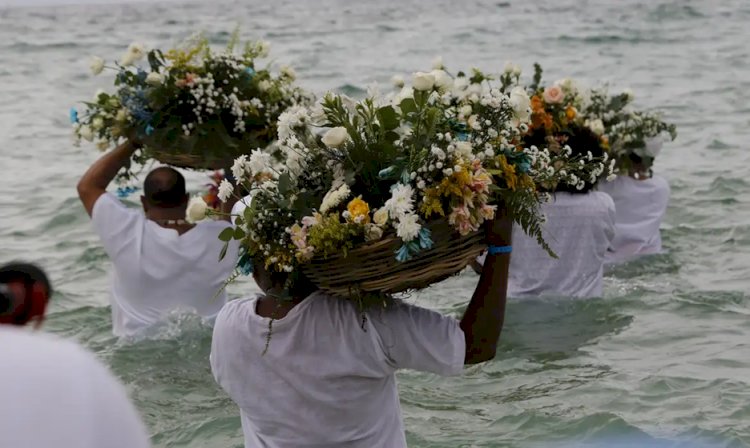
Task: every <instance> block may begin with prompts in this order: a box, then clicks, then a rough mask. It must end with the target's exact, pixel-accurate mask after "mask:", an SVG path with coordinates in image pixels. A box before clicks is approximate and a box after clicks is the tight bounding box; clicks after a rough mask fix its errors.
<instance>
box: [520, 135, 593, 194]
mask: <svg viewBox="0 0 750 448" xmlns="http://www.w3.org/2000/svg"><path fill="white" fill-rule="evenodd" d="M556 136H557V137H564V138H565V142H564V143H563V144H562V146H564V145H568V146H570V149H571V150H572V151H573V153H572V157H576V156H579V157H580V156H583V157H585V156H587V154H588V153H589V152H591V155H592V156H593V157H594V158H601V157H603V156H604V148H603V147H602V140H601V138H600V137H599V136H598V135H596V133H594V132H593V131H592V130H591V129H589V128H588V127H586V126H578V125H573V126H570V127H569V128H568V129H566V130H565V131H563V132H560V133H559V134H557V135H556ZM524 144H525V145H526V146H532V145H534V146H536V147H537V148H539V149H542V148H547V147H549V143H548V142H547V134H546V132H545V131H544V130H543V129H537V130H535V131H534V132H532V133H531V134H529V135H527V136H526V137H525V138H524ZM581 180H582V181H583V183H584V187H583V188H582V189H580V190H579V189H578V188H576V186H575V185H570V184H568V183H565V182H561V183H559V184H557V186H556V187H555V190H554V191H556V192H557V191H564V192H567V193H573V194H585V193H588V192H589V191H591V190H592V189H593V188H594V187H595V186H596V184H597V183H598V182H599V180H598V179H597V180H596V182H589V180H588V179H581Z"/></svg>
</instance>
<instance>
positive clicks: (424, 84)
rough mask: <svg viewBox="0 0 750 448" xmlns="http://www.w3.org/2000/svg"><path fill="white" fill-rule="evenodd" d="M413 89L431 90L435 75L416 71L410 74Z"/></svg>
mask: <svg viewBox="0 0 750 448" xmlns="http://www.w3.org/2000/svg"><path fill="white" fill-rule="evenodd" d="M412 85H413V86H414V90H422V91H424V90H432V88H433V87H434V86H435V76H434V75H432V74H431V73H424V72H417V73H414V75H413V76H412Z"/></svg>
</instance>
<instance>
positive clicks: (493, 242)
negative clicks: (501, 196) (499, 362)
mask: <svg viewBox="0 0 750 448" xmlns="http://www.w3.org/2000/svg"><path fill="white" fill-rule="evenodd" d="M512 229H513V221H512V220H511V219H510V217H508V215H507V212H506V210H505V209H504V208H501V209H499V210H498V212H497V216H496V217H495V220H494V221H493V222H492V223H490V224H489V225H488V226H487V243H488V244H489V245H490V246H500V247H502V246H510V244H511V232H512ZM509 265H510V254H509V253H503V254H490V253H489V252H488V253H487V257H486V258H485V260H484V267H482V271H481V274H480V277H479V283H478V284H477V288H476V290H474V295H473V296H472V298H471V302H469V306H468V307H467V308H466V311H465V312H464V316H463V318H462V319H461V329H462V330H463V331H464V338H465V340H466V356H465V358H464V364H477V363H480V362H484V361H489V360H490V359H492V358H494V357H495V352H496V351H497V340H498V339H499V338H500V330H502V328H503V321H504V319H505V302H506V295H507V289H508V266H509Z"/></svg>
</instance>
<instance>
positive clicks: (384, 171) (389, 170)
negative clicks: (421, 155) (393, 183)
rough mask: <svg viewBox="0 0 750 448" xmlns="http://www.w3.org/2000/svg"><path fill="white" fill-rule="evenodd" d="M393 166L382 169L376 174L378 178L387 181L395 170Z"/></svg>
mask: <svg viewBox="0 0 750 448" xmlns="http://www.w3.org/2000/svg"><path fill="white" fill-rule="evenodd" d="M395 169H396V167H395V166H392V165H391V166H389V167H388V168H384V169H382V170H380V171H379V172H378V177H379V178H381V179H388V178H389V177H390V176H391V174H393V170H395Z"/></svg>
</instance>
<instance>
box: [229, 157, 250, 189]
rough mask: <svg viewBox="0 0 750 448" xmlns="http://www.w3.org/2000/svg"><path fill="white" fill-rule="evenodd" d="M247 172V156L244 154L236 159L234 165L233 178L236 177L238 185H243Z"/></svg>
mask: <svg viewBox="0 0 750 448" xmlns="http://www.w3.org/2000/svg"><path fill="white" fill-rule="evenodd" d="M246 172H247V156H246V155H244V154H243V155H241V156H239V157H237V158H236V159H234V163H233V164H232V176H233V177H234V179H235V182H237V183H238V184H239V183H241V182H242V181H243V180H244V177H245V173H246Z"/></svg>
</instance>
